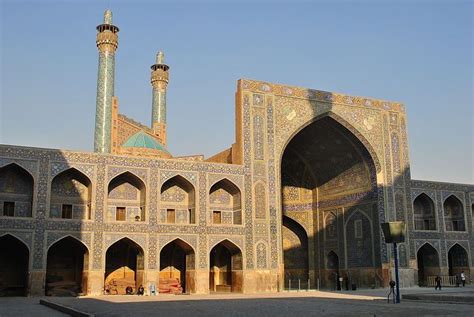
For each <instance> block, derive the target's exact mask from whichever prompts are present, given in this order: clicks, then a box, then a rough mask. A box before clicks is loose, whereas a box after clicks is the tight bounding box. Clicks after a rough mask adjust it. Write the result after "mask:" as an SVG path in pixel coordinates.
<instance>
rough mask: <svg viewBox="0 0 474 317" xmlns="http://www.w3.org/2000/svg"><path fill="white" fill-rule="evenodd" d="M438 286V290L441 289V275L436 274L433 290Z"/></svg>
mask: <svg viewBox="0 0 474 317" xmlns="http://www.w3.org/2000/svg"><path fill="white" fill-rule="evenodd" d="M438 288H439V290H441V277H439V275H436V278H435V290H437V289H438Z"/></svg>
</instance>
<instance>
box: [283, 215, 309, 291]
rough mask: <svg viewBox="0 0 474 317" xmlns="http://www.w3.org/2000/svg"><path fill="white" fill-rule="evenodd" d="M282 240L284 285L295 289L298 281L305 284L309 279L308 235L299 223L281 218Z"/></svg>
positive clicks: (287, 218) (284, 217)
mask: <svg viewBox="0 0 474 317" xmlns="http://www.w3.org/2000/svg"><path fill="white" fill-rule="evenodd" d="M282 239H283V265H284V279H285V284H284V285H285V288H290V287H291V285H293V288H295V287H296V285H297V283H298V280H299V281H300V283H301V282H303V283H307V281H308V278H309V258H308V235H307V234H306V230H305V229H304V228H303V227H302V226H301V225H300V224H299V223H297V222H296V221H294V220H293V219H291V218H289V217H287V216H283V227H282Z"/></svg>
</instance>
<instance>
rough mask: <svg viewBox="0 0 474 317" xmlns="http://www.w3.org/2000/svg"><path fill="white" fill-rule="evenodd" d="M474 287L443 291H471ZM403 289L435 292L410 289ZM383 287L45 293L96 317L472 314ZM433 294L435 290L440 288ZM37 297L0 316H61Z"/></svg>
mask: <svg viewBox="0 0 474 317" xmlns="http://www.w3.org/2000/svg"><path fill="white" fill-rule="evenodd" d="M473 291H474V288H465V289H460V288H457V289H453V288H451V289H445V290H443V291H442V293H445V294H450V293H453V294H454V293H459V292H462V293H465V294H472V296H474V294H473V293H472V292H473ZM402 293H404V294H406V293H415V294H416V293H428V294H430V293H435V292H434V290H432V289H426V288H421V289H420V288H413V289H408V290H403V292H402ZM385 294H386V290H361V291H357V292H337V293H336V292H301V293H296V292H292V293H279V294H252V295H250V294H248V295H247V294H238V295H227V294H226V295H191V296H190V295H180V296H177V295H160V296H157V297H148V296H145V297H138V296H99V297H82V298H64V297H63V298H60V297H54V298H53V297H46V298H45V299H47V300H50V301H53V302H55V303H61V304H63V305H65V306H69V307H73V308H75V309H78V310H81V311H84V312H88V313H93V314H95V315H96V316H191V315H192V316H259V317H263V316H272V317H273V316H317V315H325V316H348V315H351V316H433V315H438V316H472V315H473V312H474V305H466V304H446V303H434V302H420V301H407V300H405V301H402V303H401V304H399V305H394V304H387V302H386V300H385V299H384V296H385ZM436 294H440V293H439V292H438V293H436ZM38 301H39V298H37V297H36V298H8V299H0V316H1V317H3V316H64V315H62V314H60V313H58V312H56V311H54V310H52V309H50V308H47V307H43V306H40V305H37V304H35V303H37V302H38Z"/></svg>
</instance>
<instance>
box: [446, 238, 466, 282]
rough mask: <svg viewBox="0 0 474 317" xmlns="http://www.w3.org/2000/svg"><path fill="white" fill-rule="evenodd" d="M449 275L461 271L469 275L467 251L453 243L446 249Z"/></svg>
mask: <svg viewBox="0 0 474 317" xmlns="http://www.w3.org/2000/svg"><path fill="white" fill-rule="evenodd" d="M448 269H449V275H450V276H455V275H458V274H461V273H464V274H465V275H467V278H466V279H467V280H469V278H468V277H469V276H470V267H469V253H468V251H467V250H466V248H464V247H463V246H462V245H460V244H459V243H455V244H454V245H453V246H451V248H449V251H448Z"/></svg>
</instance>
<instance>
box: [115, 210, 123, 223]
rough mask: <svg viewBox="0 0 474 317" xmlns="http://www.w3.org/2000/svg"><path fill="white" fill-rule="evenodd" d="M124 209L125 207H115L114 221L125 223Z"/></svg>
mask: <svg viewBox="0 0 474 317" xmlns="http://www.w3.org/2000/svg"><path fill="white" fill-rule="evenodd" d="M125 214H126V209H125V207H117V209H116V211H115V220H117V221H125Z"/></svg>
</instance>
